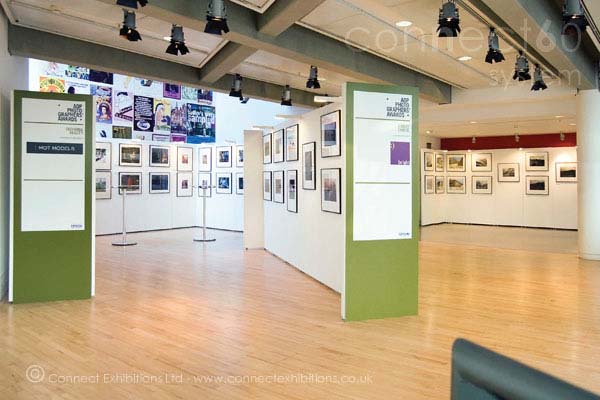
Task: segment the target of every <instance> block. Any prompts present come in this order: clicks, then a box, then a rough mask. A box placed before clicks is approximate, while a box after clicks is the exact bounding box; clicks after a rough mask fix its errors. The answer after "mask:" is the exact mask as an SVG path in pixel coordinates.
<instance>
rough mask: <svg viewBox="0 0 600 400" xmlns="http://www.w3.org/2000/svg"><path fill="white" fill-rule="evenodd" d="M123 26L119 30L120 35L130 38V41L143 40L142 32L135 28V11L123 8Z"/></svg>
mask: <svg viewBox="0 0 600 400" xmlns="http://www.w3.org/2000/svg"><path fill="white" fill-rule="evenodd" d="M123 14H124V17H123V26H122V27H121V30H120V31H119V35H121V36H122V37H124V38H125V39H127V40H129V41H130V42H137V41H138V40H142V37H141V36H140V33H139V32H138V31H137V30H136V29H135V12H133V11H128V10H123Z"/></svg>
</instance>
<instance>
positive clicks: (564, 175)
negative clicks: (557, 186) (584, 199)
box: [556, 162, 577, 183]
mask: <svg viewBox="0 0 600 400" xmlns="http://www.w3.org/2000/svg"><path fill="white" fill-rule="evenodd" d="M556 182H557V183H577V163H576V162H557V163H556Z"/></svg>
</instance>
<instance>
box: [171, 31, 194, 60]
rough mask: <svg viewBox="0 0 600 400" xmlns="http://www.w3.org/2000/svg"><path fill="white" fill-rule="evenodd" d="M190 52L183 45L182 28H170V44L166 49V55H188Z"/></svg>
mask: <svg viewBox="0 0 600 400" xmlns="http://www.w3.org/2000/svg"><path fill="white" fill-rule="evenodd" d="M189 52H190V50H189V49H188V48H187V46H186V45H185V37H184V35H183V27H182V26H179V25H175V24H173V27H172V28H171V44H170V45H169V47H167V53H168V54H172V55H174V56H176V55H179V54H181V55H182V56H184V55H186V54H188V53H189Z"/></svg>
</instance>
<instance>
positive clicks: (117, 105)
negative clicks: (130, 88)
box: [114, 91, 133, 126]
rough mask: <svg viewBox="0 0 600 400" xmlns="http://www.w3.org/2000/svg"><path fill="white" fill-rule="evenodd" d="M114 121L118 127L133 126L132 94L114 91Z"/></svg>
mask: <svg viewBox="0 0 600 400" xmlns="http://www.w3.org/2000/svg"><path fill="white" fill-rule="evenodd" d="M114 120H115V124H119V125H129V126H130V125H132V124H133V93H130V92H122V91H115V101H114Z"/></svg>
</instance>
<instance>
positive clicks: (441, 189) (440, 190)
mask: <svg viewBox="0 0 600 400" xmlns="http://www.w3.org/2000/svg"><path fill="white" fill-rule="evenodd" d="M445 193H446V178H444V177H443V176H436V177H435V194H445Z"/></svg>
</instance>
